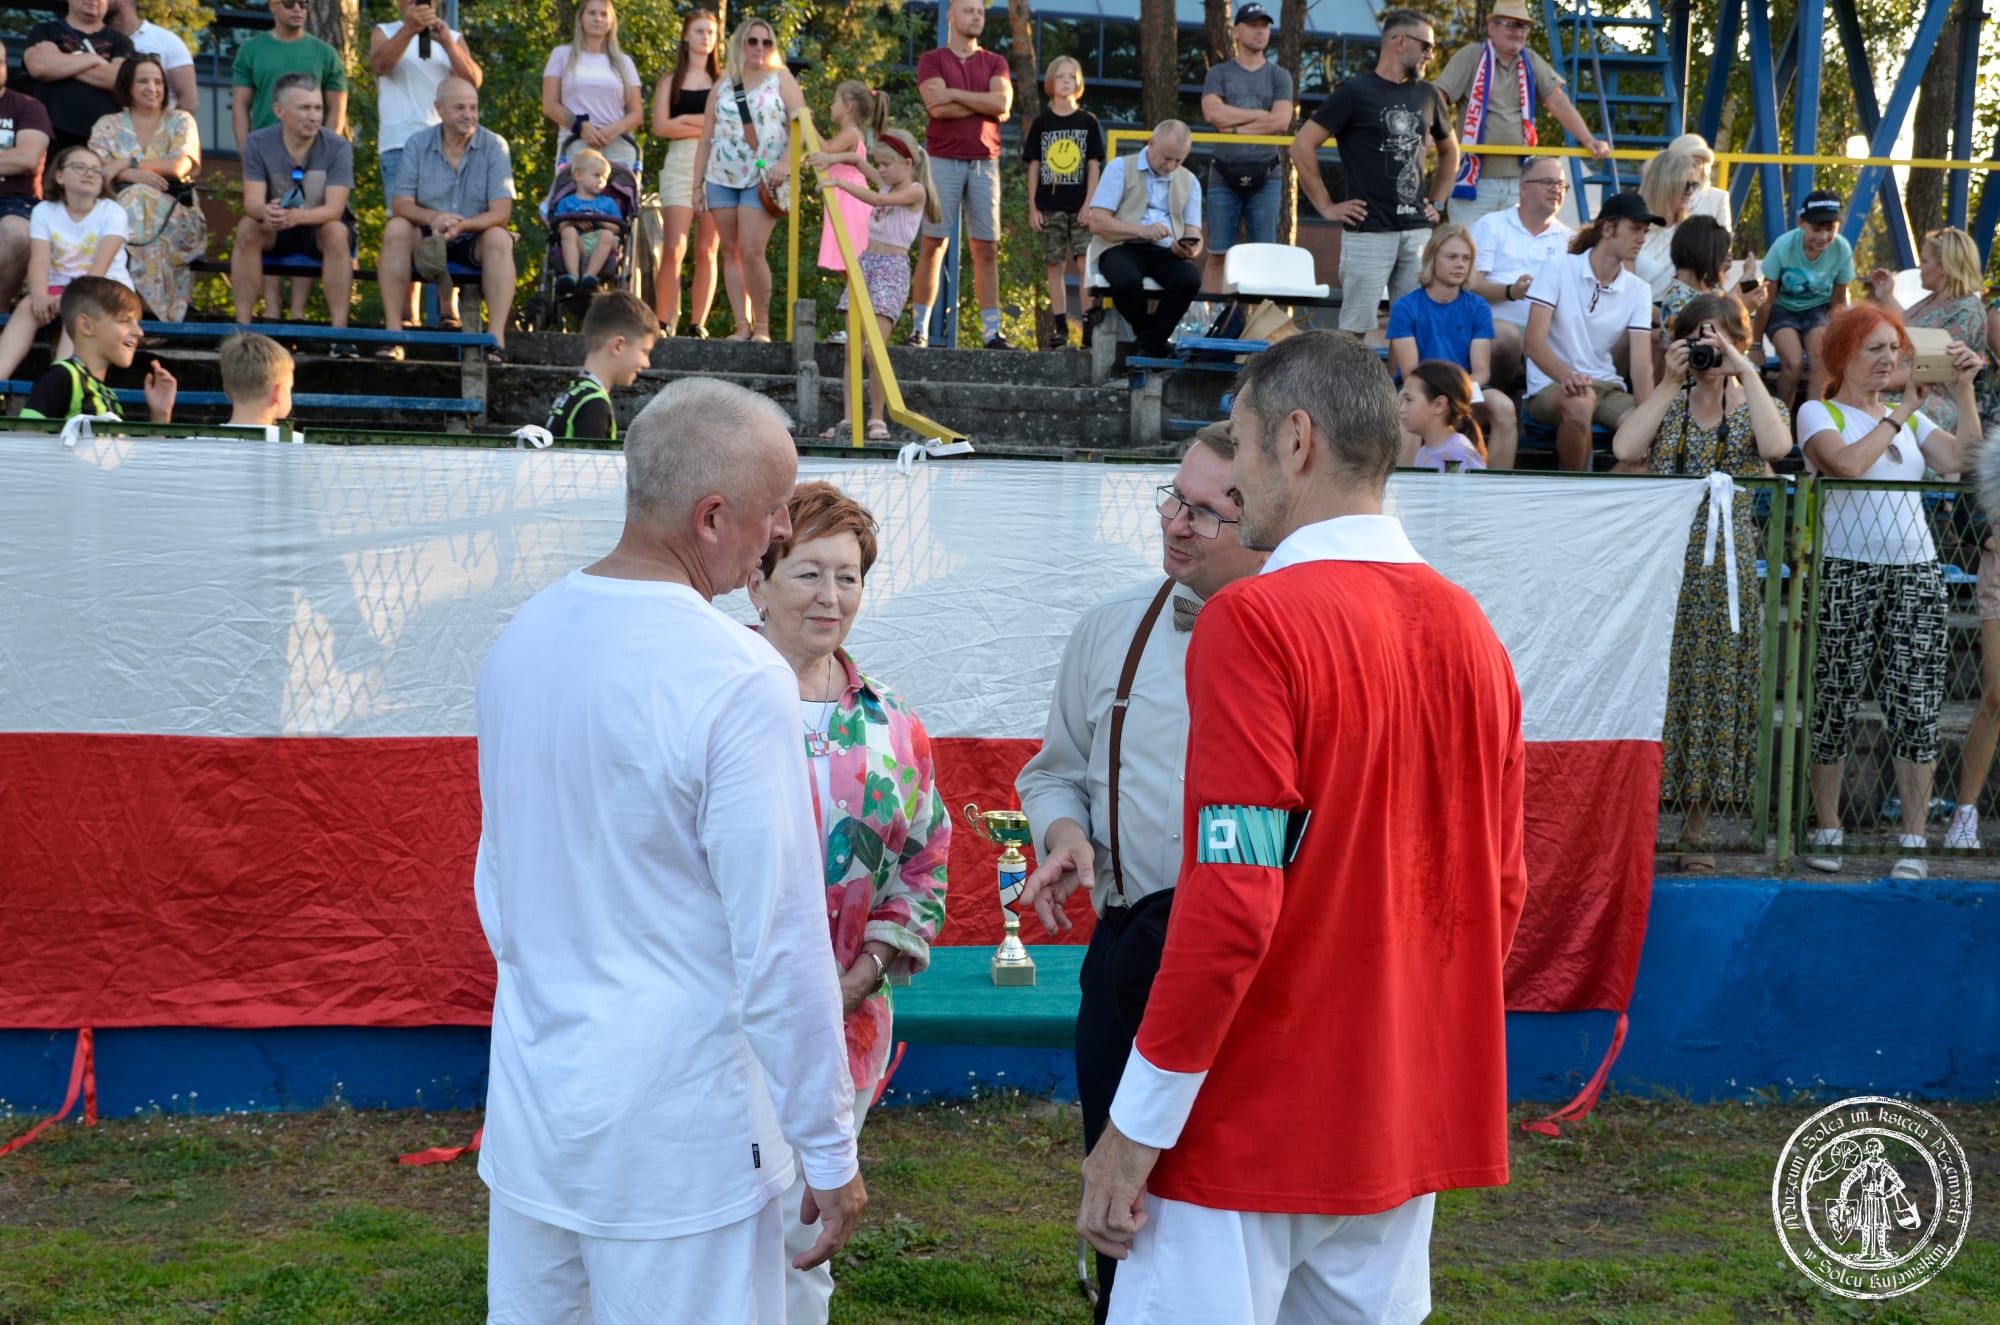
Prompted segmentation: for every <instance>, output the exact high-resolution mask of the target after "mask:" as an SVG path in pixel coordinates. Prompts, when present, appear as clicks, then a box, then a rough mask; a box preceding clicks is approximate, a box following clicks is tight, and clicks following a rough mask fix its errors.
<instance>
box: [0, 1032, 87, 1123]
mask: <svg viewBox="0 0 2000 1325" xmlns="http://www.w3.org/2000/svg"><path fill="white" fill-rule="evenodd" d="M78 1095H81V1096H82V1097H83V1125H84V1126H85V1127H95V1126H97V1046H96V1044H95V1043H94V1039H93V1036H92V1034H91V1030H90V1027H88V1026H85V1027H83V1028H82V1029H81V1030H79V1031H78V1032H77V1033H76V1056H75V1057H74V1058H72V1059H71V1060H70V1064H69V1091H68V1093H67V1094H65V1095H64V1096H63V1102H62V1108H60V1109H57V1110H56V1111H55V1113H53V1114H52V1115H50V1116H49V1117H47V1118H44V1119H42V1120H41V1121H40V1122H38V1123H36V1124H35V1125H34V1126H33V1127H31V1128H29V1129H28V1130H27V1131H26V1132H24V1133H22V1134H21V1135H20V1136H17V1137H15V1138H14V1139H13V1140H12V1141H9V1142H8V1143H7V1144H6V1145H4V1146H0V1155H8V1154H12V1153H13V1152H14V1151H16V1150H19V1149H20V1148H21V1147H22V1146H25V1145H27V1144H28V1143H29V1142H30V1141H33V1140H34V1139H35V1138H36V1137H38V1136H40V1135H41V1134H42V1133H43V1132H46V1131H47V1130H48V1129H49V1127H50V1125H52V1124H54V1123H59V1122H61V1121H62V1120H63V1119H65V1118H67V1117H69V1111H70V1110H71V1109H74V1108H75V1107H76V1100H77V1096H78Z"/></svg>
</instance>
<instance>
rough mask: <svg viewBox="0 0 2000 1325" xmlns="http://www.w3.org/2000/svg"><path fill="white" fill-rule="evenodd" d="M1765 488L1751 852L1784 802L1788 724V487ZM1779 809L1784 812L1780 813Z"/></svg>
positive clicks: (1762, 842)
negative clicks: (1782, 761)
mask: <svg viewBox="0 0 2000 1325" xmlns="http://www.w3.org/2000/svg"><path fill="white" fill-rule="evenodd" d="M1765 491H1767V492H1769V493H1770V494H1771V509H1770V511H1769V513H1768V514H1767V515H1766V516H1765V518H1764V617H1763V621H1764V634H1763V639H1762V640H1761V641H1760V644H1761V648H1762V653H1763V662H1762V669H1763V670H1762V673H1761V676H1760V679H1759V681H1758V683H1757V684H1758V695H1757V714H1758V717H1759V719H1760V720H1761V721H1760V722H1759V724H1758V727H1759V730H1758V735H1757V762H1756V764H1755V772H1754V774H1753V775H1752V777H1751V779H1750V785H1751V787H1752V789H1753V790H1752V795H1753V797H1754V798H1755V799H1754V800H1753V802H1752V808H1751V813H1750V846H1751V849H1752V850H1753V851H1769V850H1770V849H1771V815H1772V795H1773V793H1774V792H1776V794H1777V796H1778V801H1777V803H1778V804H1779V805H1782V804H1784V800H1783V795H1784V793H1783V792H1782V791H1779V790H1778V789H1777V788H1776V787H1775V786H1774V781H1773V779H1774V776H1775V770H1774V769H1773V766H1772V765H1773V757H1774V755H1775V756H1778V757H1779V758H1782V755H1781V754H1780V753H1779V745H1778V743H1779V742H1780V741H1781V740H1782V737H1781V736H1780V735H1779V733H1780V732H1781V731H1783V730H1784V729H1785V727H1786V722H1787V720H1786V717H1785V714H1784V710H1782V709H1780V708H1779V707H1778V672H1779V664H1780V660H1781V659H1782V658H1783V656H1784V650H1783V649H1782V648H1781V647H1780V643H1779V632H1780V631H1781V630H1783V628H1784V626H1783V616H1782V603H1783V588H1784V585H1785V583H1786V582H1787V580H1788V579H1789V577H1788V576H1787V575H1786V574H1785V539H1786V535H1787V533H1788V530H1787V528H1786V525H1787V524H1788V522H1789V521H1790V519H1791V507H1792V503H1791V500H1790V498H1791V485H1790V484H1789V483H1788V482H1786V481H1785V480H1784V479H1778V480H1776V481H1775V482H1774V483H1772V485H1771V486H1770V487H1769V488H1766V489H1765ZM1780 813H1782V811H1780Z"/></svg>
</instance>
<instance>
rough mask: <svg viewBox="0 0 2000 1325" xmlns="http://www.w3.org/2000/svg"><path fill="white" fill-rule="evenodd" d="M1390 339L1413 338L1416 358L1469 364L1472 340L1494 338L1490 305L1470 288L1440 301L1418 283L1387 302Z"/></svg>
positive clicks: (1463, 364) (1461, 364)
mask: <svg viewBox="0 0 2000 1325" xmlns="http://www.w3.org/2000/svg"><path fill="white" fill-rule="evenodd" d="M1389 339H1390V340H1391V341H1398V340H1414V341H1416V343H1417V358H1418V359H1419V360H1423V359H1443V360H1444V361H1445V362H1447V363H1455V364H1457V365H1458V366H1459V367H1461V368H1464V369H1467V370H1470V369H1471V367H1472V342H1474V341H1476V340H1492V339H1493V305H1491V304H1489V303H1487V302H1486V301H1485V300H1484V299H1482V298H1480V297H1479V296H1478V295H1476V294H1474V293H1473V292H1472V291H1471V290H1469V289H1460V290H1459V292H1458V298H1456V299H1454V300H1453V301H1452V302H1450V303H1448V304H1441V303H1439V302H1438V301H1437V300H1435V299H1433V298H1431V297H1430V295H1429V294H1428V293H1427V292H1426V291H1425V290H1424V288H1423V287H1422V286H1421V285H1420V286H1418V287H1417V288H1416V289H1414V290H1412V291H1410V292H1409V293H1408V294H1406V295H1404V296H1403V297H1402V298H1401V299H1398V300H1397V301H1396V302H1395V303H1393V304H1391V305H1389Z"/></svg>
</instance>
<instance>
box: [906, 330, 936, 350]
mask: <svg viewBox="0 0 2000 1325" xmlns="http://www.w3.org/2000/svg"><path fill="white" fill-rule="evenodd" d="M903 344H905V345H907V346H909V347H910V348H911V349H913V350H927V349H929V348H930V345H931V338H930V333H929V332H925V331H912V332H911V333H910V338H909V339H908V340H906V341H904V342H903Z"/></svg>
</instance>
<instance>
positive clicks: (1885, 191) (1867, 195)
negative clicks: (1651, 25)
mask: <svg viewBox="0 0 2000 1325" xmlns="http://www.w3.org/2000/svg"><path fill="white" fill-rule="evenodd" d="M1954 4H1956V5H1957V8H1958V17H1959V20H1960V24H1959V29H1958V40H1957V47H1956V51H1955V55H1956V58H1957V67H1958V88H1957V96H1956V98H1955V101H1954V104H1953V108H1952V109H1953V112H1954V113H1953V117H1952V134H1951V148H1950V153H1951V158H1952V159H1954V160H1959V161H1972V160H1978V159H1979V157H1980V154H1979V153H1978V152H1976V151H1975V149H1974V143H1973V136H1974V131H1975V111H1976V95H1977V92H1978V69H1979V41H1980V37H1981V36H1982V35H1983V32H1984V29H1985V26H1986V22H1987V14H1986V13H1985V12H1984V10H1983V8H1982V0H1924V3H1923V5H1922V7H1921V9H1922V12H1921V17H1920V20H1919V22H1918V24H1917V27H1916V30H1915V31H1914V32H1903V31H1899V32H1897V33H1896V34H1895V36H1896V45H1897V46H1898V47H1900V48H1901V49H1902V50H1903V51H1904V52H1905V54H1904V57H1903V64H1902V66H1901V68H1900V69H1898V70H1897V71H1896V74H1895V78H1894V81H1893V83H1892V85H1891V86H1890V88H1889V90H1888V98H1887V101H1886V103H1885V102H1883V101H1882V100H1881V98H1880V95H1879V93H1878V91H1877V87H1876V82H1875V77H1874V74H1873V71H1872V69H1871V62H1870V59H1869V56H1868V50H1867V42H1866V40H1865V38H1866V36H1867V34H1868V30H1867V29H1865V28H1864V27H1863V21H1864V20H1863V18H1862V15H1861V12H1860V8H1859V3H1858V0H1800V3H1799V5H1798V7H1797V13H1796V17H1795V18H1794V21H1793V26H1792V30H1791V32H1790V33H1788V34H1787V36H1786V38H1785V40H1784V42H1783V44H1782V46H1780V45H1779V44H1778V43H1776V42H1775V41H1774V39H1773V34H1772V30H1771V9H1770V5H1769V3H1768V0H1721V3H1720V6H1719V8H1718V11H1717V14H1716V24H1715V30H1714V33H1713V44H1712V46H1711V48H1710V53H1709V55H1708V59H1707V61H1706V65H1707V78H1706V82H1705V85H1704V87H1703V90H1702V96H1701V100H1700V105H1699V109H1698V110H1696V109H1694V107H1693V105H1692V101H1693V97H1692V89H1690V103H1691V104H1690V110H1691V111H1692V112H1693V113H1691V114H1690V116H1689V119H1690V120H1691V121H1692V122H1693V124H1694V128H1695V131H1696V132H1697V133H1700V134H1701V135H1702V136H1703V137H1704V138H1707V139H1708V140H1709V141H1710V142H1714V141H1715V138H1716V135H1717V134H1718V133H1720V132H1721V128H1722V113H1723V106H1724V102H1725V100H1726V99H1727V98H1728V96H1729V94H1730V86H1729V83H1730V79H1731V77H1732V75H1734V74H1735V72H1736V71H1737V70H1738V69H1739V68H1741V69H1743V70H1745V71H1746V73H1747V75H1748V79H1747V81H1748V87H1747V88H1743V87H1739V88H1738V89H1737V91H1738V92H1739V93H1742V94H1744V103H1743V104H1746V105H1747V108H1748V109H1749V111H1750V115H1749V129H1750V132H1749V137H1748V143H1747V144H1746V146H1747V148H1748V150H1750V151H1752V152H1760V153H1780V152H1783V153H1795V154H1798V155H1801V156H1813V155H1819V154H1820V146H1821V144H1820V141H1819V139H1820V115H1821V97H1820V91H1821V87H1822V76H1823V75H1822V64H1823V61H1822V59H1821V58H1820V57H1821V53H1822V52H1826V53H1828V54H1831V52H1829V51H1828V50H1827V48H1828V45H1829V38H1830V36H1831V34H1829V33H1828V32H1827V26H1828V24H1827V18H1828V9H1829V7H1830V8H1831V10H1832V19H1833V26H1834V27H1835V29H1836V30H1837V31H1838V33H1839V47H1838V49H1839V50H1840V52H1841V53H1842V54H1843V55H1844V56H1845V63H1846V65H1847V69H1848V74H1849V77H1850V80H1851V82H1852V85H1853V87H1854V105H1855V113H1856V118H1857V119H1858V120H1859V122H1860V128H1861V132H1862V135H1863V136H1864V137H1865V138H1866V139H1867V140H1868V154H1869V155H1870V156H1874V157H1890V156H1894V155H1896V152H1895V145H1896V140H1897V138H1898V137H1900V136H1901V134H1902V132H1903V130H1904V129H1905V127H1907V122H1908V120H1909V115H1910V110H1911V107H1912V106H1913V105H1914V103H1915V100H1916V94H1917V89H1918V88H1919V87H1920V86H1921V85H1922V83H1923V76H1924V71H1925V69H1926V67H1927V66H1928V65H1929V63H1930V60H1931V56H1932V55H1933V54H1934V53H1935V51H1936V50H1937V45H1938V42H1939V41H1940V40H1941V39H1942V37H1943V34H1944V29H1945V24H1946V20H1947V18H1948V17H1949V16H1950V14H1951V12H1952V9H1953V6H1954ZM1682 12H1683V11H1682V9H1681V6H1680V5H1679V4H1678V3H1676V4H1675V5H1674V8H1673V10H1672V14H1673V18H1674V20H1675V24H1674V26H1673V27H1671V28H1670V30H1669V31H1668V32H1666V33H1665V34H1663V38H1662V40H1663V43H1664V45H1665V47H1666V49H1665V50H1664V51H1663V54H1664V55H1665V56H1666V58H1667V59H1668V60H1669V61H1670V62H1676V63H1677V64H1678V67H1680V68H1683V69H1685V68H1687V67H1688V66H1687V62H1688V61H1689V60H1691V59H1692V58H1693V55H1694V53H1693V51H1692V50H1691V49H1690V48H1691V46H1693V45H1695V44H1698V43H1699V42H1700V39H1701V38H1700V34H1698V33H1694V32H1690V31H1688V30H1687V29H1686V28H1683V27H1680V26H1679V23H1680V20H1681V14H1682ZM1788 101H1789V103H1790V104H1789V107H1787V102H1788ZM1787 109H1788V110H1789V114H1786V113H1785V112H1786V111H1787ZM1781 115H1783V116H1784V118H1782V119H1781V118H1780V116H1781ZM1992 130H1993V133H1994V137H1995V141H1994V142H1993V143H1992V144H1991V145H1990V146H1989V151H1990V155H1991V158H1992V159H1993V160H1994V161H1995V162H1996V163H2000V122H1996V123H1995V124H1994V125H1993V126H1992ZM1717 146H1718V147H1726V145H1725V144H1717ZM1839 151H1840V146H1830V147H1829V152H1830V153H1831V154H1837V153H1838V152H1839ZM1973 173H1974V172H1970V171H1954V172H1952V174H1951V176H1950V181H1949V185H1948V189H1947V195H1946V196H1947V216H1946V220H1947V221H1948V222H1949V223H1950V224H1952V225H1957V226H1964V225H1965V224H1966V222H1967V219H1968V213H1969V212H1971V211H1972V181H1971V178H1970V176H1971V174H1973ZM1815 174H1816V171H1815V167H1814V166H1812V165H1810V164H1806V163H1801V164H1798V165H1794V166H1792V167H1791V168H1790V169H1789V170H1787V169H1786V168H1784V167H1782V166H1778V165H1765V164H1760V165H1756V166H1751V167H1745V168H1743V169H1741V170H1739V171H1737V172H1734V174H1733V175H1732V178H1731V187H1730V194H1731V198H1732V201H1733V203H1734V206H1735V211H1736V214H1737V215H1739V216H1740V215H1742V212H1743V207H1744V204H1745V202H1747V201H1748V198H1749V193H1750V189H1751V188H1752V186H1753V185H1754V186H1755V187H1756V188H1757V190H1758V193H1759V196H1760V197H1761V199H1762V203H1763V206H1762V215H1763V223H1764V224H1763V229H1764V242H1765V243H1766V244H1767V245H1768V244H1769V243H1770V242H1771V241H1773V240H1775V239H1776V238H1777V237H1778V235H1779V234H1781V233H1782V232H1783V231H1784V230H1786V229H1788V228H1790V226H1791V225H1792V222H1793V216H1794V215H1795V214H1796V211H1797V208H1798V204H1799V202H1800V201H1801V200H1802V199H1803V198H1804V197H1805V195H1806V193H1807V192H1808V191H1810V190H1811V189H1812V187H1813V183H1814V178H1815ZM1987 179H1988V180H1989V181H1992V183H1990V184H1988V185H1986V186H1983V187H1982V188H1981V191H1980V195H1979V199H1978V208H1977V213H1976V215H1975V216H1973V217H1972V218H1971V220H1972V227H1971V228H1972V230H1973V232H1974V237H1975V238H1976V239H1978V241H1979V243H1980V246H1981V248H1982V249H1984V248H1986V247H1988V246H1989V245H1990V244H1991V243H1992V242H1993V233H1994V229H1995V227H1996V225H2000V181H1995V180H1994V178H1993V176H1992V175H1991V174H1989V175H1988V176H1987ZM1788 186H1789V187H1788ZM1862 199H1867V200H1868V203H1869V205H1865V206H1864V205H1861V202H1860V200H1862ZM1877 204H1879V207H1880V210H1881V214H1882V216H1883V220H1884V225H1885V226H1886V231H1887V239H1888V241H1889V244H1890V246H1891V247H1892V249H1893V250H1894V254H1895V258H1896V260H1897V262H1898V263H1899V264H1900V265H1902V266H1904V267H1909V266H1914V265H1915V264H1916V247H1915V243H1914V236H1913V234H1912V226H1911V217H1910V216H1909V214H1908V212H1907V210H1906V209H1905V207H1904V204H1903V195H1902V189H1901V185H1900V184H1899V182H1898V181H1897V179H1896V176H1895V174H1894V173H1893V172H1891V171H1890V170H1889V169H1887V168H1885V167H1882V166H1863V167H1862V168H1861V170H1860V174H1859V178H1858V179H1857V181H1856V185H1855V190H1854V196H1853V200H1852V205H1850V206H1849V207H1848V209H1847V217H1846V220H1845V222H1844V224H1843V226H1842V234H1843V235H1845V236H1846V238H1847V240H1848V242H1849V243H1854V242H1856V241H1858V240H1859V239H1860V237H1861V233H1862V231H1863V230H1864V229H1865V228H1866V227H1867V225H1868V222H1869V219H1870V218H1871V217H1872V216H1873V215H1874V214H1875V212H1876V209H1877ZM1917 220H1918V222H1919V224H1921V225H1923V226H1926V227H1928V226H1929V225H1933V224H1935V223H1936V222H1935V220H1934V219H1933V218H1929V217H1921V218H1917Z"/></svg>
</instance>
